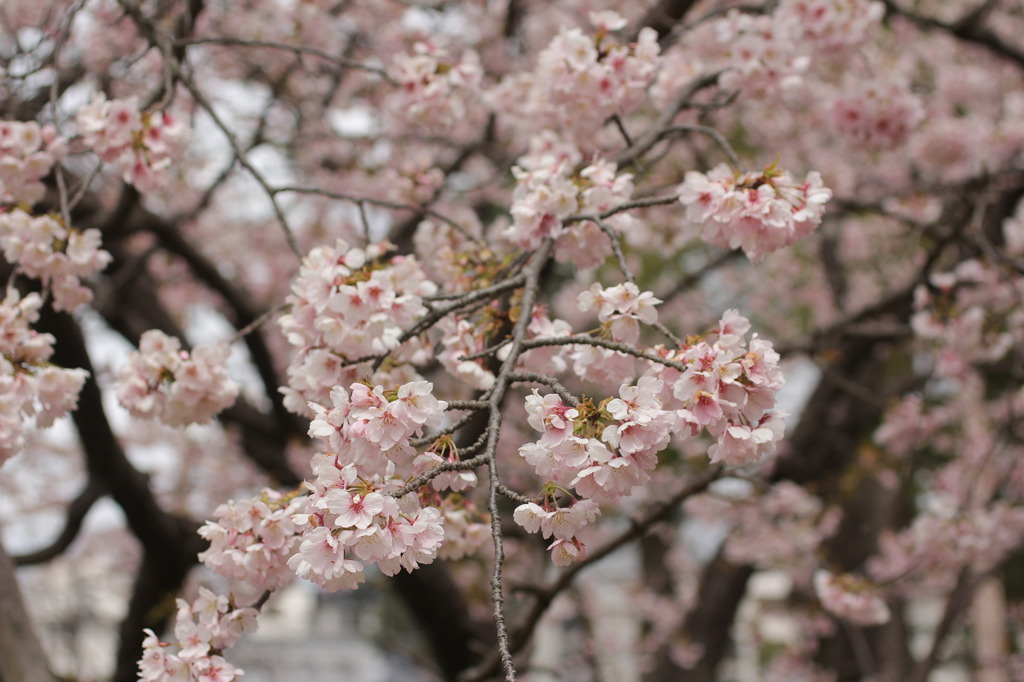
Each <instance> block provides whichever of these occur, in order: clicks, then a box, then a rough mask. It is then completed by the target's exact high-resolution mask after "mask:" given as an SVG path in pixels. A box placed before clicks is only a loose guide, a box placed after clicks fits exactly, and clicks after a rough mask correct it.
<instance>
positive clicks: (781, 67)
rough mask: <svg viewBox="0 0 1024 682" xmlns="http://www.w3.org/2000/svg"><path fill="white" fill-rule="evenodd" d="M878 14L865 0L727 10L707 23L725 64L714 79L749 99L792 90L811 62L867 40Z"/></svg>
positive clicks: (804, 0)
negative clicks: (762, 10)
mask: <svg viewBox="0 0 1024 682" xmlns="http://www.w3.org/2000/svg"><path fill="white" fill-rule="evenodd" d="M884 13H885V11H884V7H883V5H882V3H880V2H873V1H871V0H852V1H849V0H786V1H785V2H782V3H780V5H779V8H778V10H777V11H775V12H774V13H772V14H760V15H752V14H748V13H743V12H740V11H738V10H732V11H730V12H729V13H728V14H727V15H726V16H725V17H723V18H721V19H719V20H718V21H716V22H715V23H714V25H713V27H714V31H715V40H716V42H717V43H718V45H719V46H721V48H722V49H723V50H724V51H725V53H726V57H727V61H728V65H729V69H728V70H727V71H726V72H725V73H724V74H722V78H721V79H720V81H719V83H720V84H721V85H722V87H725V88H728V89H730V90H733V89H738V90H742V91H743V92H744V94H745V95H747V96H753V97H765V96H770V95H775V94H778V93H785V92H787V91H790V90H793V89H794V88H796V87H797V86H798V85H800V84H801V83H802V82H803V79H804V74H805V73H806V72H807V71H808V69H809V68H810V66H811V65H812V63H814V61H815V60H817V59H819V58H821V57H827V56H842V55H844V54H846V53H848V52H849V51H850V50H851V49H853V48H856V47H857V46H859V45H861V44H862V43H863V42H864V41H865V40H867V38H868V37H869V36H870V35H871V32H872V31H873V30H874V29H875V28H876V27H877V25H878V23H879V22H880V20H881V18H882V15H883V14H884Z"/></svg>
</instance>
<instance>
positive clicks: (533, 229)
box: [503, 135, 633, 268]
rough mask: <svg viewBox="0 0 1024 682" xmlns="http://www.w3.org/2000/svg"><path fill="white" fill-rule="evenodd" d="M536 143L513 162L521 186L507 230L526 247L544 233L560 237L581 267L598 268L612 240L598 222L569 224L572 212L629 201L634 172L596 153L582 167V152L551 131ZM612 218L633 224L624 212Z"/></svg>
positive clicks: (566, 254) (562, 253)
mask: <svg viewBox="0 0 1024 682" xmlns="http://www.w3.org/2000/svg"><path fill="white" fill-rule="evenodd" d="M532 146H533V149H532V150H531V153H530V154H529V155H528V156H525V157H523V158H521V159H520V160H519V164H520V165H518V166H514V167H513V168H512V174H513V175H514V176H515V178H516V181H517V182H516V188H515V192H514V193H513V195H512V219H513V222H512V224H511V225H510V226H509V227H508V228H507V229H506V230H505V232H504V234H503V236H504V237H505V238H506V239H508V240H510V241H512V242H513V243H515V244H516V245H518V246H520V247H522V248H524V249H533V248H536V247H537V245H539V244H540V243H541V241H543V240H544V239H549V238H550V239H557V240H558V243H557V246H558V249H557V250H556V255H557V256H558V257H559V258H560V259H564V260H571V261H572V262H573V263H574V264H575V265H576V266H577V267H580V268H592V267H596V266H597V265H600V264H601V263H602V262H604V259H605V258H606V257H607V256H608V255H609V254H610V253H611V243H610V242H609V240H608V238H607V236H606V235H604V234H603V233H602V232H601V230H600V228H598V227H597V226H596V225H595V224H594V223H593V222H590V221H580V222H576V223H572V224H570V225H565V223H564V222H563V221H564V220H565V219H566V218H568V217H569V216H571V215H573V214H576V213H580V214H596V213H601V212H603V211H607V210H608V209H610V208H613V207H615V206H617V205H619V204H622V203H625V202H627V201H629V199H630V197H631V196H632V195H633V176H632V175H631V174H629V173H623V174H616V166H615V164H614V163H611V162H608V161H602V160H600V159H595V160H594V161H593V162H591V163H590V164H589V165H587V166H585V167H584V168H582V169H581V170H579V171H578V172H577V168H578V166H579V163H580V154H579V152H578V151H576V149H575V148H574V147H571V146H569V145H564V144H559V143H558V142H557V141H555V140H553V139H552V138H550V136H545V135H540V136H537V137H535V138H534V144H533V145H532ZM608 222H609V224H610V225H612V226H615V227H618V228H619V229H622V228H624V227H625V226H626V225H628V224H629V219H628V218H627V217H626V216H625V215H624V214H620V215H617V216H614V217H613V218H611V219H610V220H609V221H608Z"/></svg>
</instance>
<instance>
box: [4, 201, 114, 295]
mask: <svg viewBox="0 0 1024 682" xmlns="http://www.w3.org/2000/svg"><path fill="white" fill-rule="evenodd" d="M0 248H2V249H3V252H4V259H6V260H7V262H8V263H11V264H13V265H17V266H18V268H19V269H20V270H21V271H22V272H23V273H25V274H26V275H28V276H29V277H34V278H36V279H38V280H40V281H41V282H42V283H43V286H45V287H48V288H49V290H50V293H51V294H52V295H53V307H54V308H55V309H56V310H66V311H69V312H70V311H72V310H74V309H76V308H77V307H78V306H80V305H81V304H83V303H88V302H89V301H91V300H92V291H91V290H89V289H88V288H87V287H85V286H83V285H82V283H81V280H82V279H84V278H87V277H91V276H92V275H94V274H95V273H97V272H99V271H101V270H103V269H104V268H105V267H107V265H108V264H109V263H110V261H111V256H110V254H109V253H108V252H107V251H104V250H103V249H101V248H100V233H99V230H95V229H88V230H85V231H79V230H74V229H69V228H67V227H65V226H64V225H63V224H62V222H61V221H60V220H59V219H58V218H56V217H54V216H50V215H42V216H32V215H29V214H28V213H26V212H25V211H22V210H21V209H14V210H12V211H9V212H7V213H0Z"/></svg>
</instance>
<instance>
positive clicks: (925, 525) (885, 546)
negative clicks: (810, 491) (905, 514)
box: [868, 502, 1024, 592]
mask: <svg viewBox="0 0 1024 682" xmlns="http://www.w3.org/2000/svg"><path fill="white" fill-rule="evenodd" d="M1022 540H1024V509H1021V508H1020V507H1012V506H1010V505H1008V504H1006V503H1005V502H997V503H994V504H992V505H990V506H989V507H988V508H976V509H970V510H966V511H964V512H962V513H960V514H956V515H948V514H942V515H940V514H935V513H923V514H920V515H919V516H917V518H915V519H914V522H913V523H911V524H910V525H909V526H908V527H906V528H904V529H903V530H901V531H900V532H899V533H885V534H883V535H882V537H881V542H880V550H879V553H878V554H877V555H876V556H874V557H872V558H871V559H870V560H869V561H868V572H869V573H870V574H871V577H872V578H873V579H875V580H877V581H879V582H891V581H898V582H899V583H900V585H901V586H902V587H905V588H906V589H908V590H910V591H916V592H922V591H934V592H948V591H949V590H951V589H953V584H954V582H955V581H956V576H957V575H958V574H959V572H960V570H961V569H962V568H964V567H970V568H972V569H973V570H974V572H975V573H983V572H985V571H987V570H989V569H991V568H992V567H993V566H995V565H996V564H998V563H999V562H1000V561H1002V560H1003V559H1004V558H1005V557H1006V556H1007V555H1008V554H1010V553H1011V552H1013V551H1014V550H1015V549H1016V548H1017V547H1019V546H1020V543H1021V541H1022Z"/></svg>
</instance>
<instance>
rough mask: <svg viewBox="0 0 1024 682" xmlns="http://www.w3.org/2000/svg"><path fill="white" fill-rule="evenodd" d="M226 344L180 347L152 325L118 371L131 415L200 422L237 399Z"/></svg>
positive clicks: (119, 389) (123, 400)
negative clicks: (184, 348) (134, 351)
mask: <svg viewBox="0 0 1024 682" xmlns="http://www.w3.org/2000/svg"><path fill="white" fill-rule="evenodd" d="M229 353H230V349H229V348H228V347H227V346H226V345H218V346H198V347H196V348H195V349H193V350H192V352H191V353H189V352H188V351H185V350H182V348H181V342H180V341H178V339H176V338H174V337H171V336H167V335H166V334H164V333H162V332H160V331H158V330H155V329H153V330H150V331H148V332H146V333H145V334H143V335H142V338H141V339H140V340H139V352H138V353H135V354H133V355H132V356H131V357H130V358H129V360H128V362H127V363H125V365H124V366H123V367H122V368H121V370H120V372H119V373H118V385H117V398H118V400H120V401H121V404H122V405H124V406H125V408H127V409H128V411H129V412H131V413H132V415H134V416H136V417H139V418H142V419H159V420H160V421H162V422H164V423H165V424H168V425H170V426H186V425H188V424H202V423H205V422H208V421H210V419H212V418H213V417H214V416H215V415H216V414H217V413H218V412H220V411H222V410H224V409H225V408H227V407H229V406H230V405H231V404H232V403H234V401H235V398H236V397H237V396H238V392H239V386H238V384H236V383H235V382H234V381H232V380H231V379H230V378H229V377H228V375H227V368H226V366H225V365H226V362H227V357H228V354H229Z"/></svg>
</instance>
